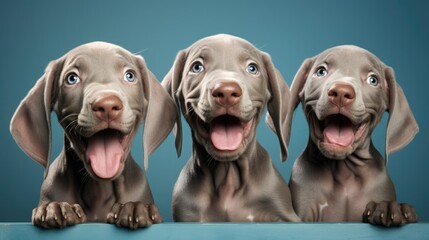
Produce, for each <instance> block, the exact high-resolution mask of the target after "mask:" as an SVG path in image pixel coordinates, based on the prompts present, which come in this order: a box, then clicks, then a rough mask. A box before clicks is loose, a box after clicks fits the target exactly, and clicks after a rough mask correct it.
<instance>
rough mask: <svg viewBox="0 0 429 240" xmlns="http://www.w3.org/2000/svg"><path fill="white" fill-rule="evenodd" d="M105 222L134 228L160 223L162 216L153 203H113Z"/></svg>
mask: <svg viewBox="0 0 429 240" xmlns="http://www.w3.org/2000/svg"><path fill="white" fill-rule="evenodd" d="M107 222H108V223H111V224H116V225H117V226H119V227H126V228H130V229H136V228H140V227H148V226H150V225H152V224H154V223H160V222H162V217H161V214H160V213H159V210H158V207H157V206H156V205H155V204H145V203H143V202H127V203H125V204H120V203H115V204H114V205H113V207H112V210H111V211H110V212H109V214H108V215H107Z"/></svg>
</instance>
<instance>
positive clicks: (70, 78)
mask: <svg viewBox="0 0 429 240" xmlns="http://www.w3.org/2000/svg"><path fill="white" fill-rule="evenodd" d="M66 81H67V84H68V85H76V84H78V83H79V82H80V78H79V76H78V75H77V74H76V73H70V74H69V75H67V78H66Z"/></svg>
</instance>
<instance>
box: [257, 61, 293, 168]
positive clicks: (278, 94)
mask: <svg viewBox="0 0 429 240" xmlns="http://www.w3.org/2000/svg"><path fill="white" fill-rule="evenodd" d="M262 58H263V61H264V65H265V69H266V70H267V74H268V86H269V90H270V93H271V99H270V100H268V104H267V108H268V114H267V117H266V122H267V124H268V126H269V127H270V128H271V129H272V130H273V131H274V132H275V133H276V134H277V137H278V139H279V142H280V150H281V159H282V161H283V162H284V161H286V159H287V154H288V149H287V142H286V138H285V135H284V128H285V124H286V117H287V114H288V104H289V99H290V92H289V87H288V86H287V83H286V81H285V80H284V79H283V76H282V75H281V73H280V72H279V71H278V70H277V69H276V68H275V67H274V64H273V62H272V60H271V57H270V56H269V55H268V54H266V53H264V54H263V57H262Z"/></svg>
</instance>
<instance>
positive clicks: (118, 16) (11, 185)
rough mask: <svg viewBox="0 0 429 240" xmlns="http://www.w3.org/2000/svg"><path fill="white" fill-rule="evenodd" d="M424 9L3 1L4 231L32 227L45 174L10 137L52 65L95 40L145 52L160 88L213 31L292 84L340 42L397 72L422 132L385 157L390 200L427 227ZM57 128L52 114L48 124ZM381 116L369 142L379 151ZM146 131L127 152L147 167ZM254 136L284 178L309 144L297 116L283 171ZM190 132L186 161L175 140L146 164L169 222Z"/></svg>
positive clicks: (57, 135) (263, 133)
mask: <svg viewBox="0 0 429 240" xmlns="http://www.w3.org/2000/svg"><path fill="white" fill-rule="evenodd" d="M428 12H429V1H408V0H402V1H398V0H389V1H382V0H379V1H372V0H371V1H370V0H362V1H342V0H338V1H334V0H327V1H306V0H304V1H301V0H296V1H274V0H265V1H241V0H236V1H230V0H222V1H186V0H185V1H163V0H157V1H101V0H99V1H97V0H92V1H85V0H75V1H57V0H48V1H30V0H28V1H22V0H14V1H11V0H7V1H6V0H3V1H1V2H0V48H1V51H0V70H1V71H0V73H1V74H0V76H1V77H0V98H1V104H2V106H3V107H2V111H1V114H0V137H1V141H0V222H28V221H30V220H31V211H32V209H33V208H34V207H36V206H37V203H38V199H39V191H40V186H41V183H42V181H43V171H44V169H43V167H42V166H41V165H39V164H37V163H36V162H35V161H32V160H31V159H29V158H28V157H27V156H26V155H25V154H24V153H23V152H22V151H21V150H20V149H19V147H18V146H17V145H16V144H15V142H14V140H13V139H12V137H11V135H10V133H9V122H10V118H11V117H12V115H13V113H14V111H15V109H16V107H17V106H18V104H19V102H20V101H21V99H22V98H23V97H24V96H25V95H26V94H27V92H28V91H29V90H30V88H31V87H32V86H33V85H34V83H35V82H36V80H37V79H38V78H39V77H40V76H41V75H42V74H43V71H44V69H45V67H46V65H47V64H48V62H49V61H51V60H53V59H56V58H59V57H60V56H62V55H63V54H64V53H66V52H67V51H69V50H70V49H72V48H74V47H76V46H78V45H80V44H83V43H87V42H91V41H98V40H101V41H107V42H112V43H115V44H118V45H121V46H123V47H124V48H126V49H128V50H130V51H131V52H136V53H139V54H141V55H142V56H143V57H144V58H145V59H146V61H147V63H148V66H149V68H150V69H151V70H152V72H153V73H154V74H155V75H156V76H157V77H158V79H159V80H160V81H161V80H162V78H163V77H164V75H165V74H166V73H167V72H168V70H169V69H170V67H171V65H172V63H173V61H174V58H175V56H176V53H177V52H178V51H179V50H180V49H183V48H186V47H188V46H189V45H190V44H192V43H193V42H194V41H196V40H198V39H200V38H202V37H205V36H208V35H213V34H217V33H228V34H232V35H236V36H239V37H242V38H245V39H247V40H248V41H250V42H252V43H253V44H255V45H256V46H257V47H258V48H260V49H261V50H263V51H266V52H268V53H270V54H271V56H272V58H273V61H274V63H275V65H276V66H277V68H278V69H279V70H280V71H281V72H282V74H283V76H284V78H285V79H286V81H287V83H288V84H289V85H290V83H291V81H292V79H293V76H294V75H295V73H296V71H297V70H298V68H299V67H300V65H301V63H302V62H303V60H304V59H305V58H307V57H311V56H313V55H316V54H318V53H319V52H321V51H323V50H325V49H326V48H330V47H332V46H335V45H340V44H355V45H359V46H361V47H363V48H366V49H368V50H369V51H371V52H373V53H374V54H376V55H377V56H378V57H379V58H381V59H382V60H383V61H384V62H385V63H386V64H388V65H390V66H392V67H393V68H394V69H395V72H396V76H397V80H398V82H399V84H400V85H401V86H402V88H403V89H404V92H405V94H406V96H407V98H408V102H409V104H410V106H411V109H412V110H413V112H414V115H415V117H416V119H417V122H418V123H419V125H420V132H419V133H418V135H417V136H416V137H415V139H414V140H413V141H412V142H411V143H410V144H409V145H408V146H407V147H406V148H404V149H402V150H401V151H399V152H398V153H395V154H393V155H390V157H389V163H388V170H389V174H390V176H391V178H392V179H393V181H394V183H395V185H396V190H397V198H398V200H399V201H401V202H408V203H411V204H412V205H414V206H415V207H416V208H417V211H418V213H419V215H420V219H421V220H422V221H429V204H428V203H429V191H428V190H429V189H428V182H429V175H428V171H429V161H428V157H427V154H426V151H429V143H428V142H429V130H428V121H429V114H428V104H429V95H428V93H429V79H428V75H429V61H428V57H429V27H428V26H429V14H428ZM52 117H53V119H54V120H56V117H55V116H52ZM386 120H387V113H386V115H385V116H384V118H383V121H382V123H381V124H380V125H379V126H378V128H377V130H376V131H375V133H374V135H373V140H374V142H375V144H376V146H377V147H378V149H379V150H380V151H381V152H382V153H384V142H385V139H384V138H385V129H386V122H387V121H386ZM53 122H54V125H53V128H54V131H53V136H52V137H53V154H52V158H55V156H56V155H57V154H58V153H59V151H60V149H61V147H62V130H61V128H60V127H59V125H58V124H57V123H56V122H55V121H53ZM141 132H142V129H140V134H138V135H137V137H136V138H135V139H134V142H133V148H132V153H133V155H134V157H135V159H136V160H138V162H139V164H140V165H141V166H142V165H143V152H142V142H141V141H142V137H141ZM257 136H258V139H259V140H260V142H261V143H262V145H263V146H264V147H265V148H266V149H267V150H268V151H269V152H270V153H271V156H272V158H273V161H274V162H275V165H276V166H277V168H278V169H279V170H280V171H281V173H282V174H283V176H284V178H285V179H287V180H288V179H289V177H290V172H291V167H292V164H293V162H294V159H295V158H296V157H297V156H298V155H299V154H300V153H301V152H302V150H303V149H304V147H305V144H306V143H307V139H308V129H307V123H306V122H305V119H304V116H303V114H302V111H301V107H299V109H298V111H297V112H296V114H295V117H294V120H293V132H292V138H291V144H290V146H289V152H290V156H289V159H288V160H287V162H285V163H281V161H280V156H279V152H280V150H279V144H278V142H277V138H276V137H275V135H274V134H273V133H272V132H271V131H270V130H269V129H268V128H267V126H266V125H265V123H264V122H261V123H260V124H259V127H258V133H257ZM190 151H191V141H190V131H189V127H188V126H187V125H184V144H183V151H182V155H181V157H179V158H178V157H177V156H176V155H175V150H174V138H173V136H172V135H170V136H169V137H168V139H167V140H166V141H165V142H164V143H163V144H162V146H161V147H160V148H159V149H158V150H157V151H156V152H155V153H154V154H153V155H152V156H151V158H150V161H149V169H148V172H147V175H148V178H149V182H150V185H151V188H152V191H153V193H154V197H155V201H156V203H157V204H158V206H159V208H160V209H161V213H162V215H163V217H164V219H165V220H166V221H172V218H171V192H172V189H173V185H174V183H175V181H176V178H177V176H178V175H179V172H180V170H181V168H182V167H183V166H184V165H185V163H186V161H187V160H188V158H189V156H190Z"/></svg>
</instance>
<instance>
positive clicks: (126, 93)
mask: <svg viewBox="0 0 429 240" xmlns="http://www.w3.org/2000/svg"><path fill="white" fill-rule="evenodd" d="M154 104H155V105H157V106H153V105H154ZM158 106H159V107H158ZM160 109H163V111H165V112H161V110H160ZM51 111H55V113H56V115H57V117H58V120H59V122H60V124H61V126H62V127H63V128H64V132H65V135H66V138H65V142H66V143H65V144H66V147H67V146H70V147H72V148H73V150H74V151H75V152H76V154H77V155H78V157H79V158H80V159H82V160H83V162H84V165H85V167H86V169H87V171H88V172H89V173H90V174H91V175H92V176H93V177H94V178H100V179H114V178H116V177H117V176H119V175H120V173H121V172H122V169H123V167H124V161H125V160H126V159H127V157H128V155H129V152H130V147H131V140H132V138H133V136H134V134H135V132H136V130H137V128H138V126H139V124H140V123H141V122H142V121H144V122H145V131H144V150H145V151H144V152H145V163H146V160H147V157H148V155H149V154H150V153H151V152H152V151H153V150H154V149H155V148H156V147H157V146H158V145H159V144H160V143H161V142H162V140H164V138H165V137H166V136H167V135H168V133H169V131H170V130H171V128H172V127H173V124H174V121H175V118H176V113H175V107H174V103H173V101H172V100H171V98H170V97H169V96H168V95H167V93H166V92H165V91H164V90H163V89H162V87H161V86H160V84H159V83H158V82H157V80H156V78H155V77H154V76H153V74H152V73H151V72H150V71H149V70H148V69H147V67H146V64H145V62H144V60H143V58H142V57H140V56H135V55H133V54H131V53H129V52H128V51H126V50H125V49H123V48H121V47H119V46H116V45H113V44H108V43H103V42H94V43H89V44H85V45H82V46H79V47H77V48H75V49H73V50H71V51H70V52H69V53H67V54H66V55H64V56H63V57H61V58H60V59H58V60H55V61H53V62H51V63H50V64H49V65H48V67H47V69H46V72H45V74H44V75H43V76H42V77H41V78H40V79H39V80H38V81H37V83H36V85H35V86H34V87H33V89H32V90H31V91H30V92H29V94H28V95H27V96H26V97H25V98H24V100H23V101H22V102H21V104H20V105H19V107H18V109H17V110H16V112H15V115H14V116H13V118H12V121H11V132H12V135H13V136H14V138H15V140H16V141H17V143H18V145H19V146H20V147H21V148H22V149H23V150H24V152H26V153H27V154H28V155H29V156H30V157H31V158H33V159H34V160H36V161H38V162H39V163H41V164H42V165H43V166H45V167H47V166H48V161H49V155H50V134H51V133H50V131H51V129H50V113H51ZM164 113H165V115H164ZM161 117H162V119H163V120H165V122H163V123H165V124H160V122H159V119H161ZM35 126H37V127H35ZM154 129H156V131H157V132H156V134H155V133H154V131H155V130H154Z"/></svg>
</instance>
